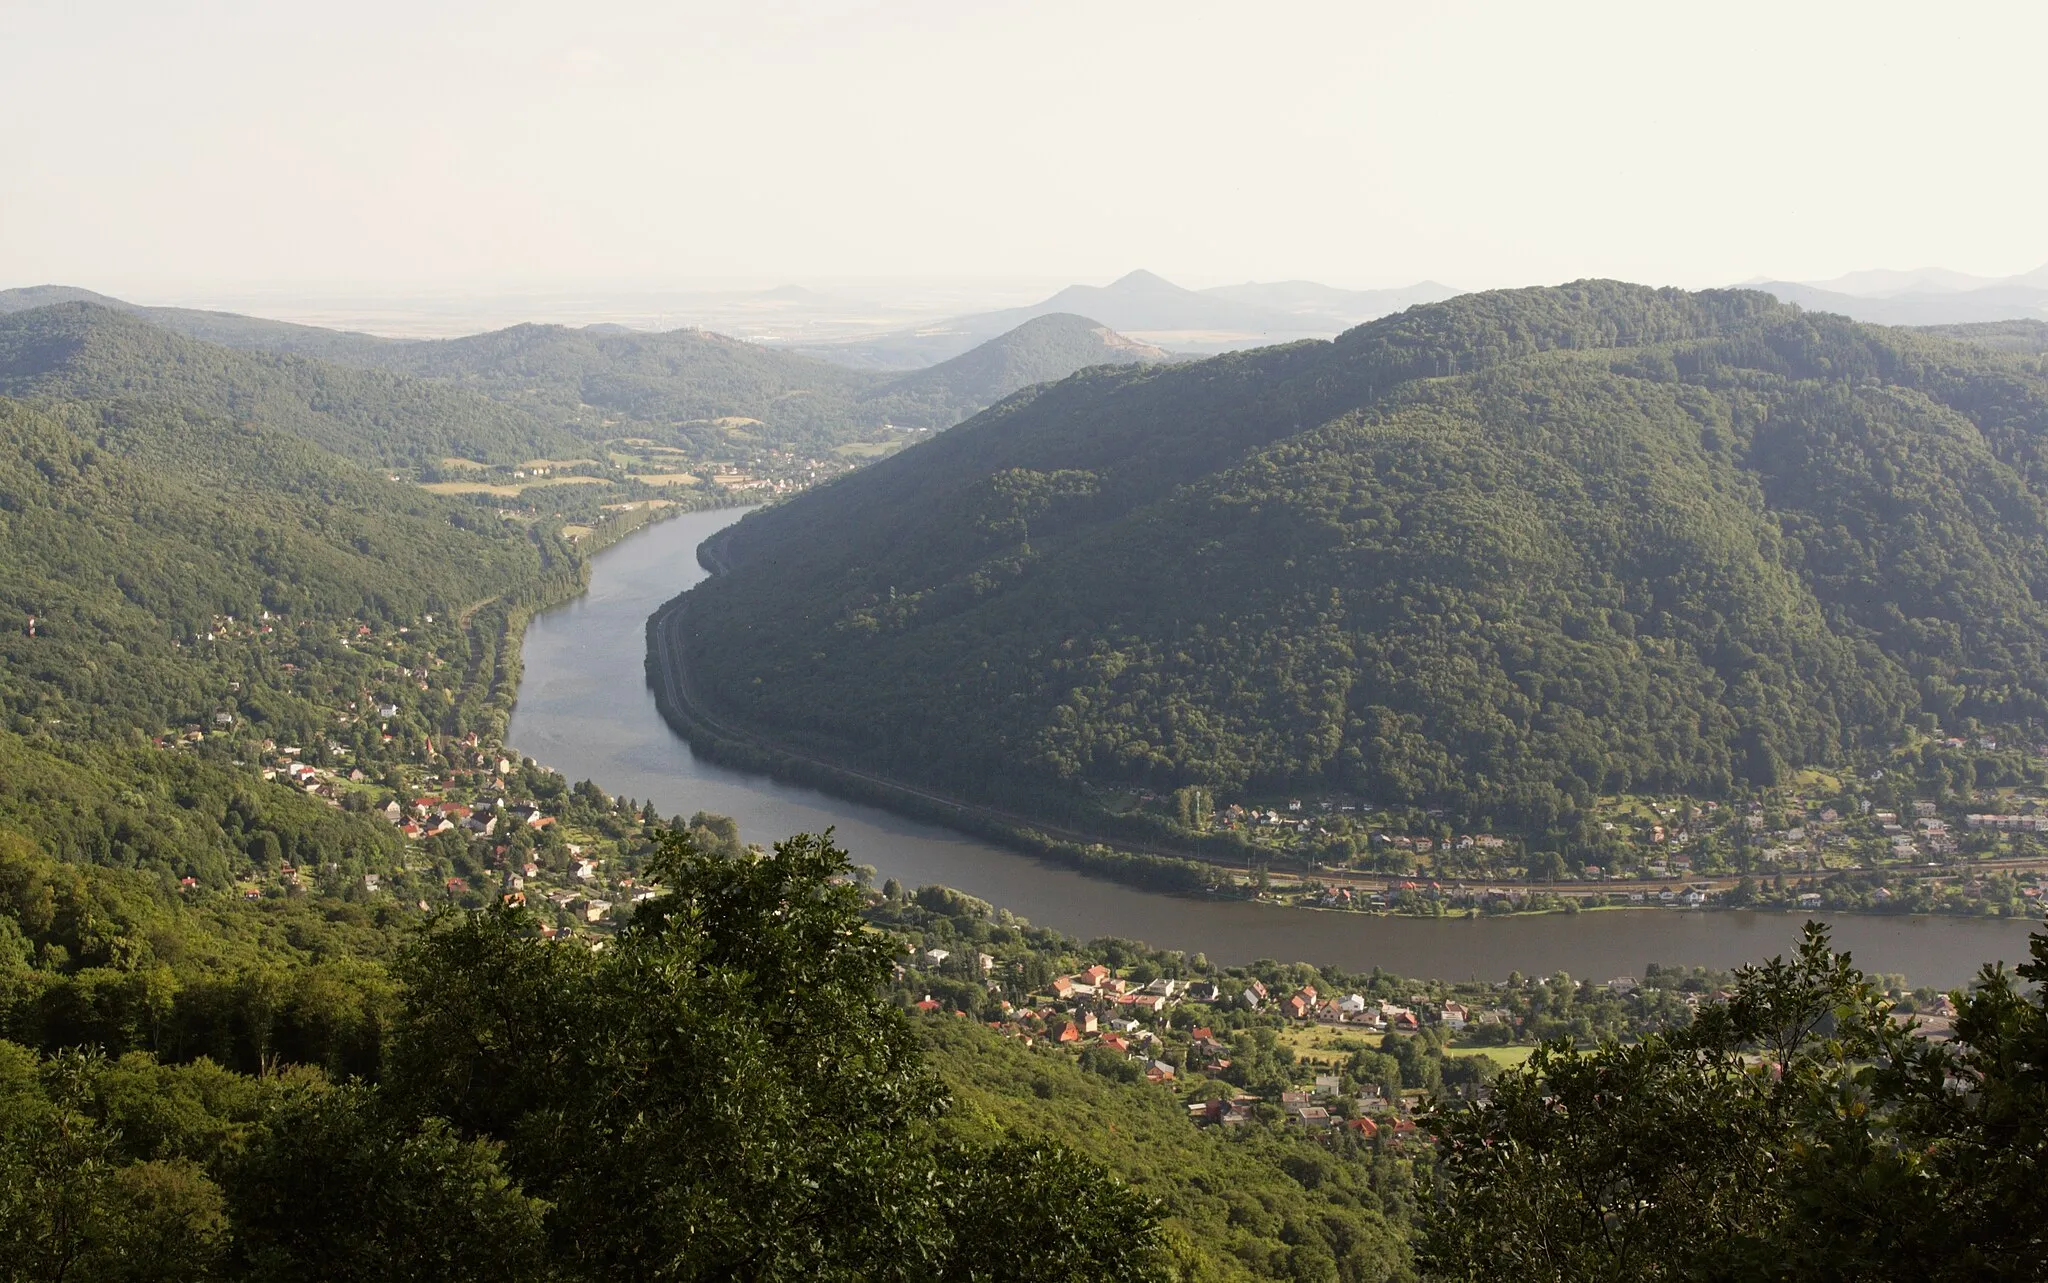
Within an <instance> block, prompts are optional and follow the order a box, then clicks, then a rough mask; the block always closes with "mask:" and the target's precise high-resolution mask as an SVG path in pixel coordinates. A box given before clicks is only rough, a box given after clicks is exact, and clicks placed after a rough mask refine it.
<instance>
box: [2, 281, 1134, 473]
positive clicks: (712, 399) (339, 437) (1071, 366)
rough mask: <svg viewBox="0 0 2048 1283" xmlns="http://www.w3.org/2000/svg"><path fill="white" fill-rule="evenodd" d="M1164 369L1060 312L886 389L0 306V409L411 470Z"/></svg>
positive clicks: (566, 343) (769, 432) (832, 431)
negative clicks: (119, 401)
mask: <svg viewBox="0 0 2048 1283" xmlns="http://www.w3.org/2000/svg"><path fill="white" fill-rule="evenodd" d="M9 304H12V305H13V306H9ZM23 305H27V306H23ZM1166 359H1167V356H1166V354H1165V353H1164V352H1162V351H1160V350H1159V349H1157V348H1154V347H1150V346H1147V345H1145V344H1142V343H1135V342H1132V341H1131V340H1129V339H1126V338H1124V337H1122V336H1121V335H1118V334H1116V333H1114V332H1112V331H1110V330H1107V329H1104V328H1103V327H1102V326H1100V325H1098V324H1096V323H1095V322H1093V321H1089V320H1087V319H1085V318H1083V317H1079V316H1071V315H1064V314H1063V315H1055V316H1044V317H1038V318H1036V319H1034V320H1031V321H1028V322H1026V323H1024V324H1022V325H1020V326H1018V327H1017V328H1016V329H1014V330H1012V331H1010V332H1008V333H1005V334H1001V335H998V336H996V337H995V338H992V339H990V340H989V341H987V342H985V343H983V344H981V345H980V346H978V347H976V348H975V349H974V350H972V351H970V352H967V353H965V354H963V355H961V356H959V357H957V358H955V359H953V360H951V361H947V362H944V363H943V364H941V365H938V366H935V367H933V368H931V369H927V370H919V371H916V372H914V373H912V374H908V375H897V374H885V373H877V372H873V371H862V370H853V369H848V368H846V367H843V366H839V365H834V364H831V363H830V362H827V361H821V360H817V359H815V358H812V357H808V356H801V355H798V354H795V353H791V352H784V351H779V350H777V349H774V348H769V347H764V346H761V345H759V344H754V343H747V342H743V341H741V340H738V339H732V338H727V337H725V336H724V335H720V334H713V333H709V332H707V331H703V330H694V329H679V330H672V331H668V332H666V333H646V332H640V331H634V330H627V329H623V328H620V327H617V326H591V327H588V328H584V329H570V328H567V327H565V326H560V325H518V326H513V327H512V328H510V329H505V330H497V331H493V332H491V333H487V334H476V335H470V336H468V337H464V338H455V339H436V340H417V341H397V340H389V339H379V338H374V337H371V336H368V335H359V334H348V333H343V332H339V331H333V330H323V329H319V328H316V327H312V326H302V325H291V324H287V323H284V322H278V321H266V320H261V319H259V318H254V317H242V316H235V315H233V314H229V313H216V312H199V311H192V310H189V309H181V308H138V307H134V306H132V305H129V304H125V303H122V302H121V301H120V300H117V299H108V298H105V297H103V296H100V295H95V294H91V293H90V292H89V291H83V290H67V289H62V288H54V287H52V288H38V289H34V290H14V291H7V292H6V293H5V294H0V395H6V396H16V397H42V398H85V399H95V400H98V399H107V398H117V397H128V398H132V397H152V398H168V399H174V400H177V401H180V402H182V403H184V404H188V405H192V406H196V407H203V408H205V409H208V410H211V411H213V412H215V413H219V414H226V415H233V416H237V417H241V418H250V417H260V418H262V419H263V420H264V421H265V422H267V423H269V424H271V425H272V426H274V427H278V428H281V429H284V430H286V431H290V432H294V433H297V434H298V435H301V436H304V437H306V438H307V439H309V440H312V441H314V442H316V443H318V444H320V445H323V446H326V447H327V448H329V449H331V450H335V451H337V452H338V453H341V454H344V455H346V456H348V457H350V458H354V459H357V460H360V461H362V462H364V463H367V464H371V465H376V466H389V467H404V468H411V469H430V468H433V467H435V466H437V465H439V464H440V463H441V462H442V461H443V460H445V459H448V458H451V457H454V458H464V459H470V460H475V461H477V462H482V463H498V464H515V463H518V462H520V461H522V460H527V459H536V458H543V459H545V458H565V457H575V456H577V455H578V454H580V453H588V452H589V451H590V449H591V446H592V443H597V442H603V441H607V440H614V439H619V438H633V437H640V438H646V439H649V440H654V441H658V442H661V443H663V444H666V445H670V446H676V447H680V448H684V449H687V450H689V451H691V452H692V453H693V454H697V455H704V456H710V457H717V456H719V455H721V454H726V455H730V453H731V452H732V451H734V450H735V449H738V450H742V451H744V450H751V449H774V450H794V451H798V452H803V453H810V454H820V453H830V452H831V451H833V450H835V449H837V448H838V447H840V446H844V445H848V444H851V443H863V442H865V443H870V444H881V443H892V442H898V441H900V440H901V438H900V437H898V436H896V435H895V434H894V432H892V429H895V430H911V431H937V430H940V429H944V428H948V427H951V426H952V425H953V424H955V423H958V422H959V421H960V420H962V419H964V418H966V417H968V416H969V415H972V414H974V413H975V412H976V411H978V410H981V409H983V408H984V407H986V406H989V405H991V404H993V403H995V402H996V401H999V400H1001V399H1002V398H1004V397H1006V396H1008V395H1010V394H1011V393H1013V392H1016V391H1018V390H1019V389H1021V388H1024V387H1026V386H1028V385H1030V384H1033V383H1038V382H1042V381H1046V380H1053V379H1061V378H1065V377H1066V376H1068V375H1070V374H1072V373H1074V372H1075V371H1077V370H1080V369H1083V368H1085V367H1088V366H1093V365H1116V364H1131V363H1149V362H1157V361H1163V360H1166Z"/></svg>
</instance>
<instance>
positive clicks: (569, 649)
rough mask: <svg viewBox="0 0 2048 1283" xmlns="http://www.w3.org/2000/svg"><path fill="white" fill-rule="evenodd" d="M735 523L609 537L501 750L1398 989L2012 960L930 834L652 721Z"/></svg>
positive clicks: (747, 830)
mask: <svg viewBox="0 0 2048 1283" xmlns="http://www.w3.org/2000/svg"><path fill="white" fill-rule="evenodd" d="M739 515H740V514H739V512H737V511H734V510H722V511H718V512H705V513H686V514H682V515H681V516H680V517H678V518H677V519H674V520H665V521H662V522H660V523H658V524H657V525H655V526H653V527H651V528H649V529H647V530H646V531H644V532H642V533H640V534H638V535H636V536H635V537H634V538H631V539H627V540H624V541H623V542H621V543H619V544H618V545H617V546H615V547H612V548H611V549H609V550H608V551H606V552H604V553H603V554H602V555H601V556H599V557H596V558H594V559H593V563H592V567H591V569H592V576H591V582H590V586H589V590H588V591H587V592H584V593H581V594H579V595H577V596H575V597H573V598H572V599H570V600H568V601H567V602H565V603H563V604H562V605H559V606H556V607H553V608H551V609H549V610H546V611H544V612H542V613H540V614H539V615H537V616H536V617H535V618H534V620H533V621H532V623H531V625H530V626H529V627H528V629H527V631H526V635H525V645H524V651H523V654H524V676H523V680H522V681H521V683H520V687H519V693H518V702H517V704H516V705H515V706H514V710H513V717H512V723H511V731H510V739H509V743H510V744H511V745H512V746H513V747H514V748H515V749H516V750H517V751H518V752H519V753H520V754H523V755H524V756H527V757H530V758H533V759H535V760H536V761H539V762H541V763H544V764H546V765H548V766H550V767H552V768H553V769H555V770H557V771H560V772H561V773H562V774H563V775H564V776H565V777H566V778H568V779H570V780H580V779H591V780H596V781H598V782H600V783H601V784H602V785H603V787H604V788H605V789H606V790H608V791H611V792H613V793H622V794H626V795H629V796H632V797H634V798H637V799H641V800H643V801H651V802H652V803H653V804H654V805H655V806H656V807H658V808H659V809H660V812H661V814H663V815H677V814H680V815H683V816H688V815H690V814H691V813H693V812H695V811H698V810H704V811H709V812H715V813H718V814H722V815H728V816H731V817H733V818H734V819H735V820H736V821H737V822H738V824H739V826H740V831H741V832H742V833H743V834H744V835H745V836H746V837H747V839H748V840H750V841H768V840H771V839H774V838H778V837H782V836H785V835H787V834H791V833H800V832H809V833H816V832H822V831H824V830H826V829H828V828H829V829H834V830H836V831H837V834H838V840H839V842H840V843H841V845H843V846H845V847H847V848H848V849H849V850H851V851H852V852H853V853H854V858H855V860H856V861H858V862H860V863H862V864H866V865H870V866H872V867H874V868H875V870H876V874H875V876H876V880H877V882H878V883H879V882H881V881H883V880H886V879H889V878H894V879H897V880H898V881H899V882H901V883H902V884H903V885H904V886H907V887H916V886H925V885H943V886H948V887H954V888H957V889H958V890H960V891H962V892H964V893H966V894H968V895H972V896H975V897H977V898H979V899H982V900H985V901H988V902H989V903H991V904H996V905H1001V906H1003V907H1005V908H1007V909H1009V910H1011V911H1012V912H1013V913H1015V914H1016V915H1018V916H1019V917H1023V918H1027V919H1029V920H1031V921H1033V922H1036V923H1039V924H1040V925H1044V926H1049V927H1055V928H1057V929H1059V930H1060V931H1063V932H1065V933H1067V934H1069V935H1071V936H1073V937H1075V938H1077V939H1081V940H1095V939H1099V938H1101V937H1106V936H1114V937H1118V938H1121V939H1125V940H1144V941H1147V942H1148V943H1150V944H1151V945H1152V946H1155V947H1157V948H1162V949H1174V950H1181V951H1184V952H1187V953H1189V954H1193V953H1197V952H1201V953H1205V954H1206V955H1207V956H1208V957H1209V958H1210V959H1211V960H1212V961H1214V962H1217V963H1219V964H1224V963H1228V964H1237V963H1250V962H1253V961H1255V960H1257V959H1259V958H1286V959H1291V960H1293V959H1298V960H1303V961H1308V962H1312V963H1314V964H1316V965H1319V966H1320V965H1330V966H1339V967H1343V968H1345V969H1347V970H1352V971H1359V972H1370V971H1371V970H1372V969H1373V968H1374V967H1381V968H1384V969H1386V970H1387V971H1390V972H1396V973H1399V974H1401V975H1410V976H1441V977H1446V978H1460V977H1480V978H1489V977H1490V978H1494V979H1498V978H1500V977H1502V976H1505V975H1507V974H1508V973H1509V972H1510V971H1515V970H1519V971H1522V972H1523V973H1525V974H1530V975H1536V974H1542V975H1548V974H1551V973H1552V972H1555V971H1559V970H1564V971H1569V972H1571V973H1572V974H1573V975H1577V976H1598V977H1607V976H1613V975H1625V974H1641V973H1642V971H1643V968H1644V967H1645V966H1646V965H1647V964H1648V963H1651V962H1657V963H1663V964H1673V965H1676V964H1684V965H1702V966H1714V967H1729V966H1736V965H1739V964H1741V963H1744V962H1753V961H1755V960H1756V959H1758V958H1763V957H1769V956H1771V955H1772V954H1774V953H1783V952H1785V951H1787V950H1789V949H1791V948H1793V947H1795V946H1796V945H1797V943H1798V933H1799V927H1800V924H1801V923H1802V922H1804V921H1805V920H1806V919H1807V918H1809V917H1819V918H1821V919H1823V920H1826V921H1829V922H1830V923H1831V924H1832V925H1834V927H1835V930H1836V937H1837V939H1838V941H1839V942H1840V943H1841V945H1842V946H1843V947H1844V948H1848V949H1851V950H1853V951H1854V952H1855V954H1856V958H1857V961H1858V963H1859V964H1860V965H1863V966H1866V967H1869V968H1871V969H1873V970H1879V971H1885V972H1903V973H1905V974H1907V975H1909V976H1912V977H1915V978H1916V983H1917V982H1920V981H1923V980H1924V982H1925V983H1929V984H1936V985H1953V984H1960V983H1962V982H1964V981H1966V980H1968V979H1969V977H1970V976H1971V975H1972V974H1974V972H1975V971H1976V969H1977V967H1978V965H1979V964H1981V963H1982V962H1984V961H1986V960H1988V959H2003V960H2006V961H2009V962H2010V961H2016V960H2024V958H2025V957H2026V952H2027V925H2026V924H2024V923H2015V922H2010V921H1986V920H1979V919H1964V918H1926V917H1910V918H1909V917H1874V916H1855V915H1836V914H1832V913H1827V912H1825V911H1823V912H1819V913H1804V912H1801V913H1776V912H1772V913H1755V912H1749V911H1743V910H1735V911H1727V912H1715V913H1678V912H1672V911H1670V910H1664V909H1647V908H1629V909H1617V910H1613V911H1608V912H1602V913H1601V914H1599V915H1598V917H1597V919H1588V920H1586V921H1574V920H1571V919H1570V918H1568V917H1565V916H1563V915H1559V914H1549V915H1512V916H1505V915H1495V916H1486V917H1480V918H1459V919H1436V918H1420V917H1400V916H1383V915H1379V914H1371V913H1359V912H1305V911H1303V910H1302V909H1301V908H1299V907H1294V906H1285V905H1278V904H1274V903H1272V902H1271V901H1267V902H1256V901H1251V900H1245V899H1228V898H1200V897H1195V896H1178V895H1162V894H1159V893H1157V892H1154V891H1148V890H1139V889H1136V888H1133V887H1131V886H1129V885H1126V884H1123V883H1120V882H1116V881H1111V880H1109V879H1106V878H1102V877H1096V876H1092V875H1089V874H1086V873H1082V872H1078V871H1076V870H1074V869H1072V868H1069V867H1065V866H1062V865H1059V864H1057V863H1055V862H1053V861H1051V860H1047V859H1044V858H1040V857H1037V856H1032V855H1026V854H1020V853H1019V852H1018V851H1017V850H1016V849H1015V848H1014V847H1012V846H1010V845H1008V844H1006V843H999V842H995V841H993V840H990V839H987V838H982V837H977V836H974V835H971V834H969V833H966V832H963V831H962V830H961V829H960V828H957V827H954V826H952V825H949V824H944V823H940V822H930V821H926V820H922V819H912V818H908V817H906V816H905V815H903V814H902V813H901V812H898V811H896V810H894V809H891V808H885V807H880V806H874V805H869V804H865V803H860V802H852V801H847V800H844V799H843V798H842V797H840V796H838V795H837V794H834V793H828V792H825V791H823V790H820V789H817V788H813V787H810V786H807V785H803V784H797V783H792V782H789V781H787V780H778V779H775V778H773V777H771V776H769V775H766V774H762V773H758V772H755V771H751V770H744V769H735V768H732V767H728V766H725V765H722V764H720V763H719V762H717V761H714V760H712V759H711V758H710V757H709V756H707V755H705V754H701V753H699V752H697V751H696V750H695V749H694V748H692V746H691V745H690V743H689V742H688V741H687V740H685V739H683V738H682V737H680V736H678V735H677V734H676V733H675V731H674V730H673V729H672V728H671V726H670V724H669V723H668V721H666V720H665V719H664V718H663V716H662V715H661V713H660V711H659V710H658V709H657V707H656V702H655V690H654V689H653V688H652V687H651V686H650V685H649V683H648V682H647V680H646V671H647V623H648V619H649V616H651V615H652V614H654V613H655V612H656V611H658V610H659V609H661V608H662V607H663V606H664V605H665V604H666V603H668V602H669V601H671V600H673V599H674V598H675V596H676V595H677V593H678V592H680V591H681V590H683V589H686V588H688V587H690V586H691V585H692V584H694V583H696V582H698V581H699V580H701V579H702V578H703V577H704V575H705V571H704V569H703V567H702V566H701V564H700V563H699V562H698V560H697V557H696V555H695V554H696V550H697V548H698V546H699V545H700V544H701V543H702V542H703V541H704V540H705V539H706V538H708V537H710V536H712V535H714V534H715V533H716V532H717V531H718V530H719V529H720V528H722V527H723V526H725V525H727V524H729V523H730V522H732V521H733V520H735V519H736V518H737V517H738V516H739ZM1596 924H1597V925H1596Z"/></svg>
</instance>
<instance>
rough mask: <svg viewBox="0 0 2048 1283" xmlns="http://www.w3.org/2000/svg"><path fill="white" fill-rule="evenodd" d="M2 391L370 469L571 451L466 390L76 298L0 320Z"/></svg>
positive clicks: (559, 437)
mask: <svg viewBox="0 0 2048 1283" xmlns="http://www.w3.org/2000/svg"><path fill="white" fill-rule="evenodd" d="M0 396H11V397H23V398H37V399H51V400H61V399H69V400H90V401H100V400H113V399H124V398H125V399H149V400H158V401H175V402H177V403H179V404H181V405H186V406H190V407H193V408H195V409H200V410H204V411H207V412H209V413H212V414H217V415H221V416H223V417H228V418H233V419H239V420H254V421H256V422H260V423H263V424H264V425H266V426H268V427H273V428H278V429H281V430H283V431H285V432H289V433H292V434H293V435H296V436H300V437H303V438H305V439H306V440H309V441H312V442H314V443H316V444H318V445H321V446H324V447H326V448H327V449H329V450H332V451H334V452H336V453H338V454H341V455H344V456H346V457H348V458H351V459H354V460H357V461H359V462H362V463H366V464H371V465H393V464H398V465H418V464H422V463H434V462H438V461H440V460H441V459H444V458H447V457H448V456H450V455H459V456H463V457H466V458H472V459H479V460H487V461H494V462H508V463H509V462H518V461H520V460H522V459H531V458H534V457H536V456H547V455H551V454H558V453H561V452H563V451H566V450H569V449H573V448H574V439H573V438H571V437H570V436H569V435H568V434H567V433H565V432H564V431H562V430H561V429H560V428H558V427H556V426H554V425H553V424H552V423H551V422H550V421H549V420H548V419H547V418H546V417H544V416H538V415H535V414H533V413H529V412H525V411H522V410H519V409H516V408H513V407H508V406H505V405H502V404H499V403H498V402H495V401H492V400H491V399H489V398H487V397H481V396H477V395H475V394H474V393H469V392H465V391H461V390H458V389H453V388H447V387H441V386H438V385H436V384H433V383H429V382H426V381H423V380H419V379H409V378H404V377H401V376H398V375H393V374H389V373H384V372H381V371H373V370H364V369H357V368H351V367H347V366H340V365H332V364H328V363H325V362H321V361H314V360H309V359H306V358H304V357H297V356H287V355H278V354H275V353H267V352H254V351H242V350H238V349H234V348H229V347H224V346H221V345H219V344H214V343H207V342H203V341H200V340H197V339H190V338H186V337H184V336H182V335H178V334H174V333H172V332H171V331H169V330H166V329H163V328H161V327H159V326H157V325H153V324H151V323H150V322H149V321H147V320H145V319H143V318H141V317H140V316H137V315H134V314H131V313H126V312H117V311H114V310H112V309H109V308H105V307H101V306H99V305H97V304H93V303H83V302H71V303H58V304H55V305H53V306H49V307H42V308H34V309H30V310H27V311H20V312H14V313H10V314H6V315H0Z"/></svg>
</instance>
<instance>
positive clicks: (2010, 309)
mask: <svg viewBox="0 0 2048 1283" xmlns="http://www.w3.org/2000/svg"><path fill="white" fill-rule="evenodd" d="M1752 288H1755V289H1760V290H1764V291H1766V292H1768V293H1770V294H1772V295H1773V296H1775V297H1776V298H1778V299H1779V300H1780V301H1782V302H1786V303H1797V304H1798V305H1799V306H1801V307H1804V308H1808V309H1811V310H1813V311H1817V312H1835V313H1838V314H1840V315H1842V316H1847V317H1849V318H1851V319H1853V320H1858V321H1867V322H1870V323H1872V324H1875V325H1913V326H1928V325H1968V324H1978V323H1983V322H1990V321H2016V320H2048V264H2043V265H2042V266H2040V267H2038V268H2035V269H2034V270H2033V271H2031V272H2024V273H2021V274H2020V275H2017V276H2008V277H2004V278H1995V277H1986V276H1972V275H1970V274H1968V273H1966V272H1954V271H1950V270H1948V269H1947V268H1939V267H1924V268H1918V269H1915V270H1912V271H1890V270H1874V271H1863V272H1850V273H1848V274H1847V275H1844V276H1839V277H1836V278H1835V279H1833V280H1828V281H1805V282H1801V281H1763V282H1760V283H1758V284H1757V285H1755V286H1753V287H1752Z"/></svg>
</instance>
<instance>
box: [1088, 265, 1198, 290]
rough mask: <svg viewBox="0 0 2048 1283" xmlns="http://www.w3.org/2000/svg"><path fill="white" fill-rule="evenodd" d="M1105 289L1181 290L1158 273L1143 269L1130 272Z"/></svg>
mask: <svg viewBox="0 0 2048 1283" xmlns="http://www.w3.org/2000/svg"><path fill="white" fill-rule="evenodd" d="M1105 288H1107V289H1112V290H1126V291H1137V290H1178V289H1180V286H1178V285H1175V284H1174V283H1173V282H1172V281H1169V280H1167V279H1166V278H1165V277H1163V276H1161V275H1159V274H1158V273H1157V272H1148V271H1146V270H1145V269H1144V268H1142V267H1141V268H1139V269H1138V270H1137V271H1135V272H1129V273H1126V274H1125V275H1123V276H1119V277H1117V278H1116V279H1115V280H1114V281H1111V282H1110V283H1109V284H1108V285H1107V286H1106V287H1105Z"/></svg>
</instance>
